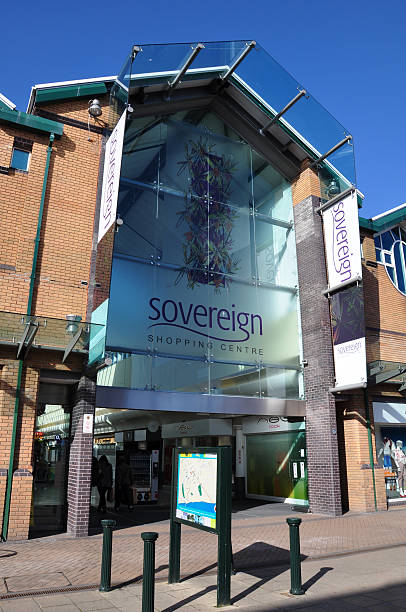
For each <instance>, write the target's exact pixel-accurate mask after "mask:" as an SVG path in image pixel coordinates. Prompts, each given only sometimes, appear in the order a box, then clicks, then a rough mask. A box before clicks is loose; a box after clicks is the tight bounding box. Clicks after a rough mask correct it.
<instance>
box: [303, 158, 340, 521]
mask: <svg viewBox="0 0 406 612" xmlns="http://www.w3.org/2000/svg"><path fill="white" fill-rule="evenodd" d="M312 173H313V171H312V170H311V169H310V168H306V169H305V170H304V172H303V174H304V175H305V184H304V187H303V185H301V184H300V181H298V182H297V184H296V190H295V193H294V195H295V194H296V200H295V197H294V199H293V203H294V218H295V234H296V249H297V263H298V274H299V295H300V308H301V319H302V332H303V354H304V355H303V356H304V359H305V360H307V362H308V365H307V366H306V367H305V370H304V385H305V397H306V442H307V461H308V477H309V503H310V510H311V511H312V512H320V513H324V514H329V515H333V516H337V515H340V514H342V504H341V488H340V468H339V456H338V442H337V420H336V406H335V399H334V396H333V395H332V394H331V393H329V391H328V389H329V388H330V387H334V362H333V350H332V339H331V326H330V310H329V302H328V299H327V298H326V297H324V296H323V295H322V291H323V289H325V288H326V287H327V272H326V264H325V255H324V241H323V232H322V221H321V217H320V215H319V214H318V213H316V212H315V209H316V208H317V207H318V206H319V205H320V200H319V197H317V195H316V194H315V192H316V191H317V188H318V179H317V175H316V174H315V173H313V176H312ZM299 187H300V188H299ZM303 188H304V189H310V194H315V195H308V197H305V198H304V199H303V200H301V201H298V200H297V196H298V194H299V193H303V191H302V189H303ZM308 193H309V192H308Z"/></svg>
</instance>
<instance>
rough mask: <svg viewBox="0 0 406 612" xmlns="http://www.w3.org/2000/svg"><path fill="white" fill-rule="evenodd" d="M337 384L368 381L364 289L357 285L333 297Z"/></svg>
mask: <svg viewBox="0 0 406 612" xmlns="http://www.w3.org/2000/svg"><path fill="white" fill-rule="evenodd" d="M330 300H331V301H330V306H331V321H332V328H333V347H334V364H335V374H336V387H342V386H347V385H359V386H361V385H363V384H364V383H366V382H367V361H366V350H365V317H364V292H363V289H362V287H361V286H359V285H354V286H352V287H346V288H344V289H342V290H341V291H337V292H336V293H334V294H333V295H332V296H331V298H330Z"/></svg>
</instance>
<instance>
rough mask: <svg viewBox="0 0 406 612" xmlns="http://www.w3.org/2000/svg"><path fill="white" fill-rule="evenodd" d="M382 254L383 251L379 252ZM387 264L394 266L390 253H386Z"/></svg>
mask: <svg viewBox="0 0 406 612" xmlns="http://www.w3.org/2000/svg"><path fill="white" fill-rule="evenodd" d="M379 252H380V253H381V252H382V251H379ZM385 263H388V264H390V265H392V255H391V254H390V253H385Z"/></svg>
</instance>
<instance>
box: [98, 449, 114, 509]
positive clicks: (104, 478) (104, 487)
mask: <svg viewBox="0 0 406 612" xmlns="http://www.w3.org/2000/svg"><path fill="white" fill-rule="evenodd" d="M112 486H113V468H112V465H111V463H110V462H109V460H108V459H107V457H106V455H102V456H101V457H100V459H99V473H98V480H97V490H98V491H99V497H100V500H99V506H98V508H97V511H98V512H103V513H105V512H106V493H107V491H108V490H109V489H110V488H111V487H112Z"/></svg>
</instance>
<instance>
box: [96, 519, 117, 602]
mask: <svg viewBox="0 0 406 612" xmlns="http://www.w3.org/2000/svg"><path fill="white" fill-rule="evenodd" d="M101 524H102V525H103V550H102V563H101V576H100V588H99V591H111V548H112V539H113V527H115V526H116V521H111V520H108V519H107V520H104V521H102V522H101Z"/></svg>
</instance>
